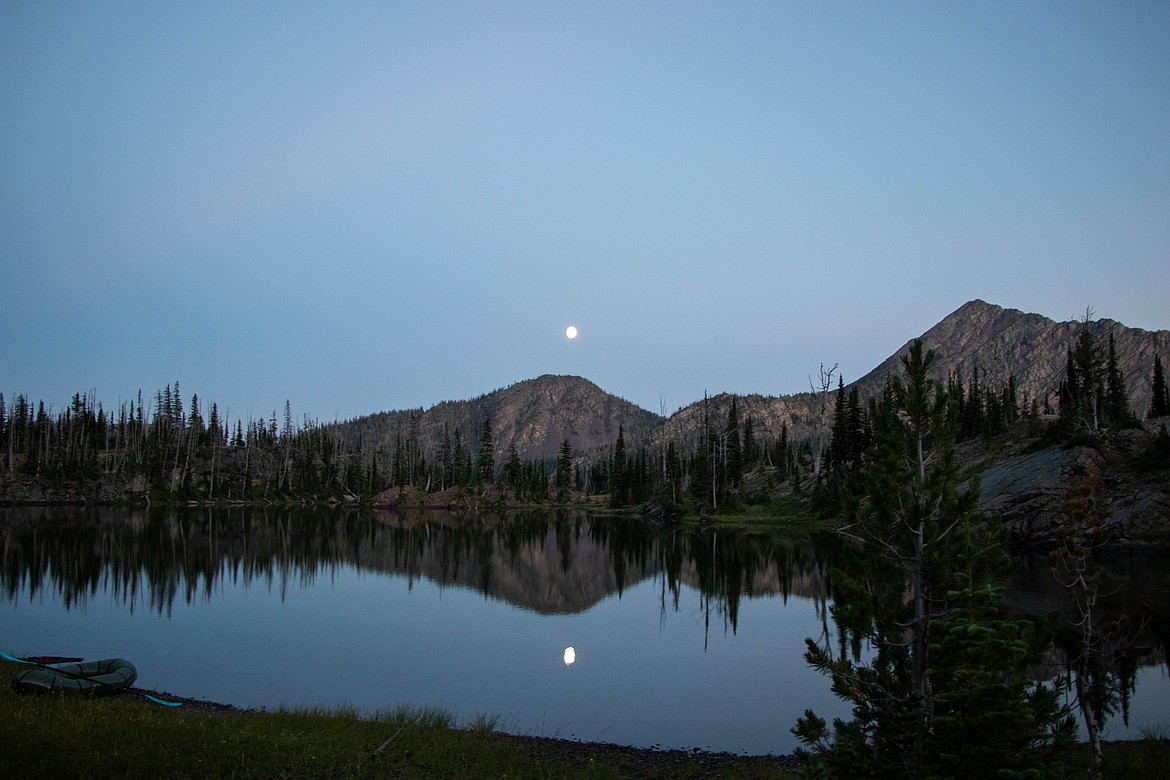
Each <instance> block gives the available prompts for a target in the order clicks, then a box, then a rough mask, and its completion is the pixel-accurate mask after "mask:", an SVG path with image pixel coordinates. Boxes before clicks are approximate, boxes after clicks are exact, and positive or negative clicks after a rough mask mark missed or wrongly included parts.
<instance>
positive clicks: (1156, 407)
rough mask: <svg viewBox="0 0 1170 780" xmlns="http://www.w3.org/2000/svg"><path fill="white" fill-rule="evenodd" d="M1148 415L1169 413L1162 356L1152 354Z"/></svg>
mask: <svg viewBox="0 0 1170 780" xmlns="http://www.w3.org/2000/svg"><path fill="white" fill-rule="evenodd" d="M1150 389H1151V390H1152V391H1153V393H1152V396H1151V398H1150V414H1149V416H1150V417H1166V416H1167V415H1170V392H1167V387H1166V374H1165V373H1164V372H1163V371H1162V358H1160V357H1159V356H1158V355H1157V354H1155V355H1154V380H1153V383H1152V385H1151V388H1150Z"/></svg>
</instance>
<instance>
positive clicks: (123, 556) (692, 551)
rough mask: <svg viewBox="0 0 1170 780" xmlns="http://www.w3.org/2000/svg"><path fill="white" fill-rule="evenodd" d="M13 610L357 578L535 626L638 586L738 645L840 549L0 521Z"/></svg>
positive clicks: (129, 513) (289, 526) (560, 536)
mask: <svg viewBox="0 0 1170 780" xmlns="http://www.w3.org/2000/svg"><path fill="white" fill-rule="evenodd" d="M0 540H2V541H3V553H2V556H0V561H2V564H3V566H2V569H0V577H2V579H0V583H2V587H3V594H4V596H5V598H6V599H7V600H10V601H11V600H15V599H17V598H29V599H33V598H36V597H38V596H39V595H42V594H51V595H52V597H54V598H56V599H58V600H59V601H60V602H61V603H63V604H64V605H65V606H66V608H74V607H75V606H77V605H79V604H84V602H85V601H86V600H87V599H89V598H92V597H95V596H98V595H101V596H103V597H108V598H113V599H115V600H117V601H121V602H123V603H125V604H127V605H129V607H130V608H131V609H135V608H137V607H138V606H139V605H142V604H145V605H148V607H149V608H150V609H151V610H153V611H156V612H159V613H160V614H162V613H166V614H169V613H170V612H171V610H172V609H173V606H174V604H175V603H176V602H177V601H178V602H183V603H188V604H190V603H193V602H194V601H196V600H197V599H203V600H208V599H211V598H213V597H214V595H215V593H216V592H217V591H218V590H221V589H222V588H224V587H234V586H240V585H243V586H253V585H256V584H261V585H264V586H266V587H269V588H278V589H279V590H280V592H281V595H282V597H283V595H284V593H285V592H286V590H287V588H288V587H289V585H290V584H295V585H298V586H300V585H305V584H308V583H311V582H312V581H313V580H314V579H315V578H316V577H318V576H320V575H322V574H323V573H329V572H334V571H337V570H338V569H339V568H342V567H356V568H359V569H363V570H369V571H378V572H383V573H387V574H391V575H396V576H404V577H406V578H407V580H408V581H409V583H410V584H411V586H413V583H414V582H415V581H417V580H419V579H423V578H425V579H427V580H430V581H433V582H435V583H437V584H438V585H440V586H441V587H466V588H473V589H475V590H477V591H479V592H480V593H482V594H484V595H485V596H487V597H490V598H495V599H501V600H504V601H507V602H509V603H512V604H514V605H516V606H518V607H521V608H524V609H530V610H534V611H537V612H541V613H549V614H553V613H566V612H580V611H583V610H585V609H588V608H589V607H591V606H592V605H594V604H596V603H597V602H598V601H600V600H602V599H604V598H606V597H608V596H610V595H614V594H616V595H617V596H618V597H620V596H621V595H622V594H623V593H624V591H625V590H626V589H628V588H630V587H632V586H633V585H636V584H638V583H640V582H643V581H645V580H647V579H655V580H656V581H660V582H661V587H662V603H663V610H664V612H665V611H666V610H667V609H673V610H677V609H678V605H679V597H680V594H681V593H682V591H683V589H684V587H689V588H694V589H695V590H697V591H698V592H699V593H700V596H701V603H702V607H703V610H704V613H705V615H706V619H707V620H708V622H709V623H710V620H711V618H712V616H715V617H716V618H717V619H719V620H721V621H722V624H723V627H724V629H725V630H728V629H730V630H731V631H735V630H736V628H737V623H738V619H739V607H740V603H741V600H742V599H743V598H752V597H758V596H774V595H779V596H781V597H783V598H784V599H785V600H786V599H788V598H789V597H791V596H801V597H805V598H811V599H814V600H815V601H816V602H817V604H818V605H819V606H820V607H821V611H822V613H823V612H824V609H823V606H824V604H825V602H826V599H827V598H828V592H827V586H826V583H825V576H824V572H826V571H827V570H828V569H829V568H830V564H831V561H830V560H829V558H830V557H831V556H832V555H833V554H834V550H835V545H833V544H831V543H829V542H827V541H826V542H824V543H819V544H813V543H810V542H807V541H804V542H795V541H791V540H784V539H781V538H777V537H775V536H771V535H766V534H747V533H730V532H724V531H719V532H715V531H711V532H684V531H681V530H679V529H668V530H662V529H657V528H655V527H653V526H650V525H647V524H646V523H644V522H641V521H638V520H634V519H626V518H597V517H591V516H589V515H586V514H583V513H579V512H569V511H554V512H548V511H541V512H529V513H509V514H508V515H506V516H504V515H500V516H491V515H487V516H477V517H467V516H455V515H447V514H442V513H428V514H426V515H419V514H415V515H409V514H392V513H375V514H370V513H359V512H356V511H352V510H346V509H341V508H336V509H330V510H320V509H313V510H300V509H297V510H288V509H272V508H227V509H223V508H220V509H206V508H201V509H177V510H176V509H157V508H156V509H153V510H147V509H136V510H124V509H114V508H96V509H86V508H64V509H62V508H51V509H50V508H37V509H9V510H3V511H0Z"/></svg>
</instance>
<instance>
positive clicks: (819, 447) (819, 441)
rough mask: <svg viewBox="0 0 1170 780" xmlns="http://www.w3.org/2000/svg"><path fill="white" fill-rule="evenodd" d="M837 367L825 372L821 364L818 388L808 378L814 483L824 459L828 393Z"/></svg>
mask: <svg viewBox="0 0 1170 780" xmlns="http://www.w3.org/2000/svg"><path fill="white" fill-rule="evenodd" d="M837 366H838V364H837V363H834V364H833V367H832V368H830V369H828V370H827V371H826V370H825V364H824V363H821V369H820V380H819V382H820V385H819V387H818V386H817V385H816V384H814V383H813V378H812V377H811V376H810V377H809V378H808V386H809V388H810V389H811V390H812V395H813V405H812V406H813V411H812V421H811V422H812V426H811V427H812V434H811V436H810V438H809V444H810V446H811V447H812V465H813V480H814V481H816V480H817V479H818V478H820V476H821V462H822V461H823V460H824V457H825V448H826V446H827V445H826V442H827V440H828V437H829V393H830V391H831V390H832V389H833V375H834V374H835V373H837Z"/></svg>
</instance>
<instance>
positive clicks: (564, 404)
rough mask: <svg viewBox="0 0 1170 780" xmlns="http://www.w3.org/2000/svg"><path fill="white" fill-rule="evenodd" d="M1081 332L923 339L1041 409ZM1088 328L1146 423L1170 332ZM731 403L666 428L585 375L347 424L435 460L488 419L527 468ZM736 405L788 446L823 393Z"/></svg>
mask: <svg viewBox="0 0 1170 780" xmlns="http://www.w3.org/2000/svg"><path fill="white" fill-rule="evenodd" d="M1082 327H1085V325H1084V323H1082V322H1078V321H1076V320H1070V321H1066V322H1056V321H1054V320H1051V319H1049V318H1047V317H1044V316H1042V315H1039V314H1029V313H1025V312H1022V311H1019V310H1016V309H1006V308H1003V307H1000V306H995V305H993V304H989V303H986V302H984V301H981V300H973V301H969V302H968V303H965V304H963V305H962V306H960V307H959V308H958V309H956V310H955V311H954V312H953V313H951V314H950V315H948V316H947V317H945V318H944V319H943V320H941V321H940V322H939V323H937V324H936V325H934V326H933V327H931V328H930V329H928V330H927V331H926V332H924V333H923V334H922V335H921V336H920V337H919V338H922V339H923V341H924V342H925V343H926V346H927V347H928V348H929V349H933V350H935V353H936V364H935V365H936V375H937V376H938V378H939V379H940V380H942V379H945V378H946V377H947V376H948V375H950V374H951V373H952V372H954V373H958V374H959V375H960V376H962V377H963V379H964V381H965V382H969V381H970V379H971V377H972V376H973V374H974V372H975V367H976V366H978V371H979V377H980V384H981V386H983V387H989V388H994V389H997V390H998V388H999V387H1001V386H1002V385H1003V384H1004V383H1006V382H1007V380H1008V377H1009V376H1014V377H1015V381H1016V386H1017V396H1018V398H1019V399H1020V400H1021V402H1030V401H1031V400H1033V399H1035V400H1036V401H1037V403H1038V404H1040V405H1043V402H1044V400H1045V398H1048V399H1049V400H1051V401H1052V402H1053V403H1055V400H1056V390H1057V388H1058V386H1059V383H1060V381H1061V378H1062V377H1063V375H1064V369H1065V364H1066V359H1067V351H1068V349H1069V348H1070V347H1071V346H1072V345H1073V343H1074V342H1075V340H1076V338H1077V336H1078V334H1079V332H1080V329H1081V328H1082ZM1088 327H1089V329H1090V332H1092V333H1093V336H1094V338H1095V340H1096V342H1097V343H1098V345H1100V346H1101V348H1102V349H1104V348H1105V345H1106V344H1107V341H1108V338H1109V335H1110V334H1112V335H1113V337H1114V343H1115V346H1116V351H1117V358H1118V364H1119V366H1120V368H1121V372H1122V374H1123V376H1124V377H1125V381H1126V387H1127V389H1128V391H1129V398H1130V402H1131V406H1132V408H1133V410H1134V412H1135V414H1137V415H1138V416H1139V417H1142V416H1144V412H1145V410H1146V409H1147V408H1148V406H1149V403H1150V397H1151V391H1150V382H1151V378H1152V371H1153V364H1154V356H1155V355H1161V356H1164V357H1166V358H1167V359H1168V360H1170V331H1167V330H1158V331H1146V330H1142V329H1139V328H1128V327H1126V326H1125V325H1123V324H1121V323H1118V322H1115V321H1113V320H1109V319H1102V320H1093V321H1090V322H1089V323H1088ZM910 341H912V339H911V340H908V341H907V342H906V345H908V344H909V343H910ZM906 345H903V346H902V347H900V348H898V349H897V350H895V351H894V352H893V353H891V355H890V356H889V357H888V358H886V359H885V360H884V361H882V362H881V363H880V364H879V365H878V366H877V367H875V368H874V369H873V370H872V371H870V372H869V373H868V374H866V375H865V376H863V377H861V378H860V379H858V380H856V381H855V382H851V383H850V384H848V385H846V387H852V386H853V385H856V386H857V387H858V389H859V390H860V391H861V395H862V398H867V397H869V396H870V395H874V394H877V393H879V392H880V391H881V388H882V384H883V383H884V381H885V378H886V376H887V375H889V374H891V373H897V372H898V371H899V370H900V364H899V361H900V359H901V356H902V355H903V354H905V351H906ZM802 370H803V369H802ZM835 388H836V380H835V379H834V381H833V389H834V390H835ZM731 398H732V396H731V395H729V394H727V393H720V394H717V395H714V396H712V397H710V398H708V399H705V400H703V399H699V400H696V401H695V402H694V403H691V404H689V405H687V406H684V407H682V408H680V409H679V410H678V411H677V412H675V413H674V414H672V415H670V416H669V417H666V418H664V417H662V416H660V415H658V414H655V413H653V412H650V411H647V410H645V409H642V408H641V407H638V406H637V405H635V404H633V403H631V402H629V401H626V400H625V399H622V398H619V397H617V396H615V395H612V394H610V393H607V392H605V391H604V390H602V389H601V388H600V387H598V386H597V385H595V384H594V383H592V382H590V381H589V380H587V379H584V378H582V377H577V376H553V375H544V376H540V377H537V378H535V379H529V380H525V381H521V382H517V383H515V384H513V385H510V386H508V387H505V388H501V389H499V390H495V391H492V392H490V393H487V394H485V395H483V396H480V397H479V398H475V399H472V400H469V401H444V402H443V403H440V404H436V405H435V406H432V407H430V408H429V409H414V410H403V411H395V412H382V413H379V414H374V415H369V416H366V417H360V418H356V419H354V420H351V421H348V422H344V423H338V424H337V425H338V426H339V429H340V430H342V431H343V432H344V433H345V435H347V436H351V437H355V438H356V437H359V436H360V437H362V438H363V439H364V440H365V441H367V442H369V441H374V442H377V443H378V444H379V445H380V446H383V447H385V448H387V450H389V449H390V448H391V447H392V446H393V444H394V440H395V437H396V436H398V437H407V436H410V435H411V431H412V429H413V431H414V435H415V436H416V437H417V438H418V441H419V443H420V446H421V447H422V450H423V452H424V455H425V456H426V457H428V458H430V457H433V456H434V454H435V453H436V452H437V451H438V448H439V441H440V438H441V436H442V434H443V429H444V426H446V427H447V429H448V431H449V433H450V435H453V432H454V431H455V430H457V429H458V430H459V431H460V432H461V436H462V442H463V444H464V446H467V447H469V448H470V449H471V450H472V451H473V452H475V451H477V448H478V445H479V437H480V433H481V429H482V426H483V421H484V420H485V419H488V418H490V419H491V421H492V432H493V443H494V448H495V456H496V460H497V463H498V462H500V461H501V459H502V458H505V457H507V454H508V452H509V450H510V448H511V447H512V446H515V447H516V451H517V453H518V455H519V456H520V457H521V458H522V459H525V460H534V459H546V460H548V459H552V458H555V457H556V454H557V452H558V450H559V448H560V445H561V442H562V441H563V440H565V439H568V440H569V442H570V444H571V445H572V447H573V450H574V451H575V452H576V453H578V454H581V453H587V452H589V451H590V450H593V449H596V448H599V447H609V446H612V444H613V443H614V441H616V439H617V434H618V427H619V426H623V427H624V429H625V434H626V440H627V442H639V441H645V442H648V443H650V444H651V445H652V446H655V445H656V444H658V443H661V442H662V441H664V440H665V439H666V438H668V437H673V438H675V439H677V440H678V441H680V442H682V443H684V445H685V443H686V442H688V441H690V440H692V439H693V438H694V437H696V436H697V434H698V431H699V428H700V425H701V420H702V415H703V411H704V406H705V407H706V412H707V414H708V415H710V416H711V418H712V419H713V420H716V421H719V422H722V421H725V420H726V419H727V414H728V410H729V408H730V405H731ZM736 401H737V404H738V408H739V416H740V419H741V420H744V419H747V417H749V416H750V417H751V418H752V420H753V425H754V428H755V433H756V435H757V437H759V438H760V439H761V440H762V441H765V442H766V441H769V440H773V439H774V438H775V437H777V436H779V435H780V431H781V428H782V426H787V427H788V431H789V435H790V436H791V437H793V438H800V437H802V436H806V435H807V434H808V433H809V430H810V428H811V426H812V423H813V419H814V416H815V414H814V412H815V410H816V408H817V406H818V398H817V394H815V393H813V392H808V393H798V394H794V395H786V396H770V395H761V394H751V395H741V396H737V397H736ZM830 409H831V402H830Z"/></svg>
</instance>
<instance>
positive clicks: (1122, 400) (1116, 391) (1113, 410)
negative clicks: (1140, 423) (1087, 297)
mask: <svg viewBox="0 0 1170 780" xmlns="http://www.w3.org/2000/svg"><path fill="white" fill-rule="evenodd" d="M1108 350H1109V351H1108V353H1107V354H1108V357H1107V358H1106V363H1105V411H1106V417H1107V419H1108V422H1109V425H1111V426H1125V425H1130V424H1132V423H1134V422H1136V421H1135V420H1134V416H1133V412H1132V411H1131V410H1130V408H1129V391H1127V390H1126V388H1125V377H1124V376H1122V374H1121V368H1120V367H1119V366H1118V363H1117V347H1116V345H1115V344H1114V343H1113V334H1112V333H1110V334H1109V348H1108Z"/></svg>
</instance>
